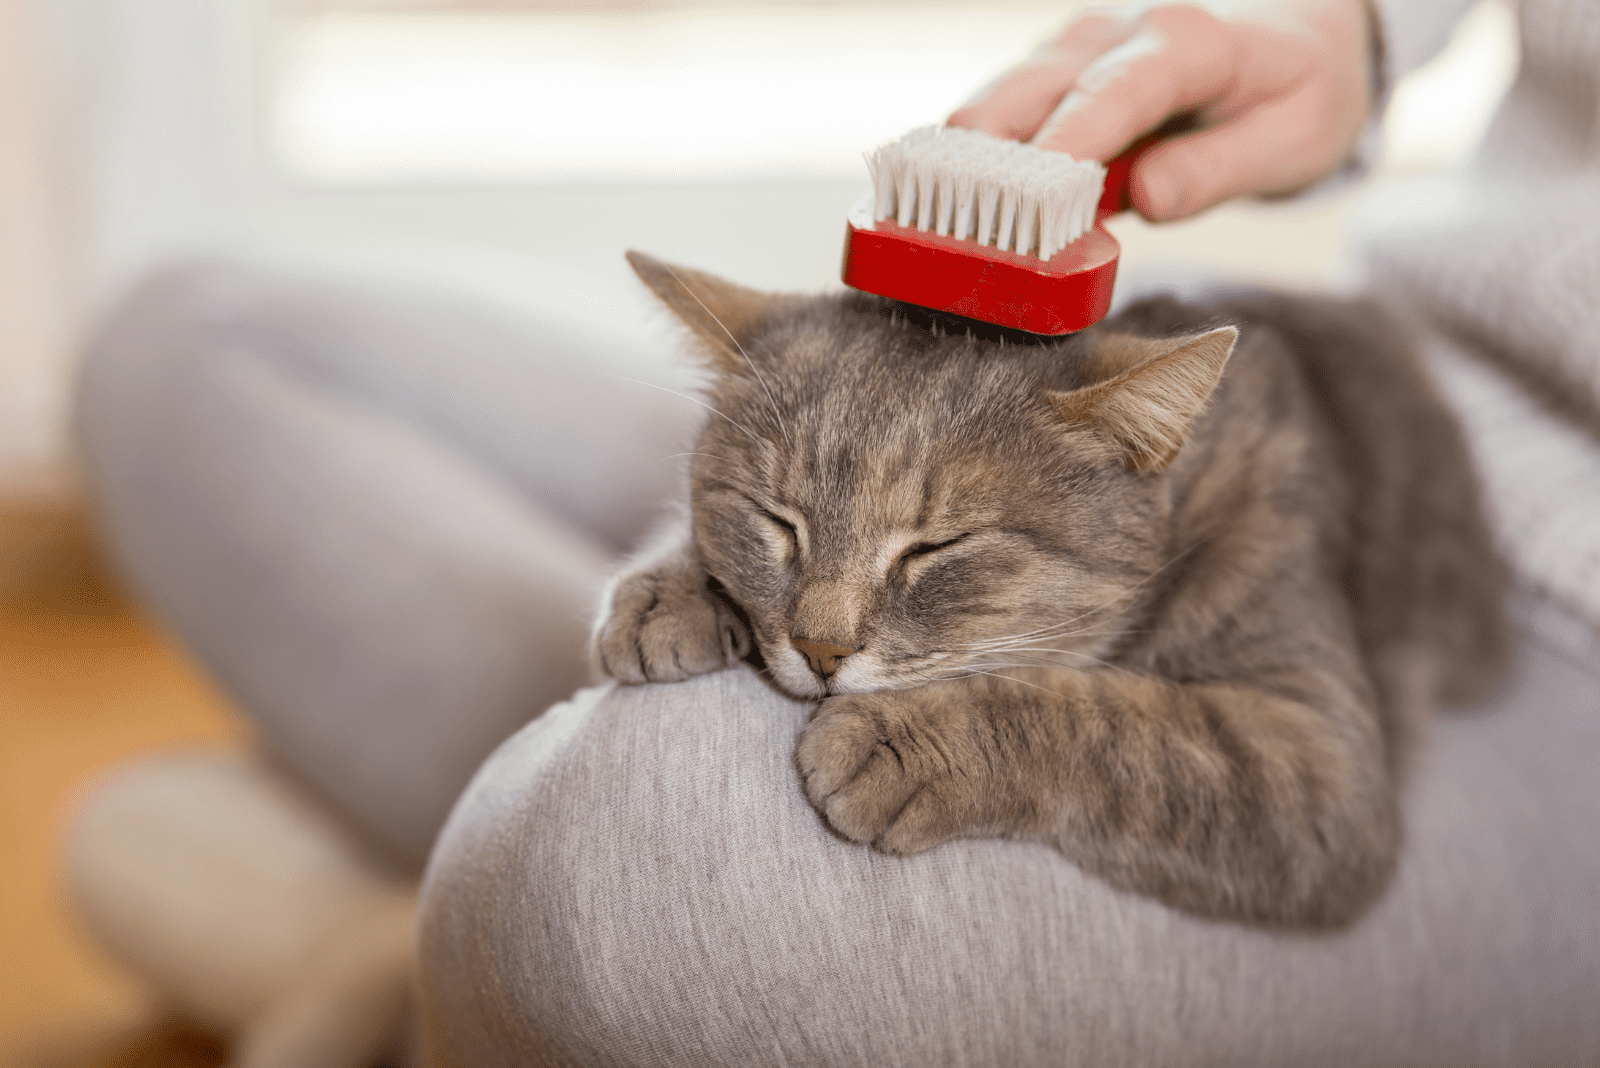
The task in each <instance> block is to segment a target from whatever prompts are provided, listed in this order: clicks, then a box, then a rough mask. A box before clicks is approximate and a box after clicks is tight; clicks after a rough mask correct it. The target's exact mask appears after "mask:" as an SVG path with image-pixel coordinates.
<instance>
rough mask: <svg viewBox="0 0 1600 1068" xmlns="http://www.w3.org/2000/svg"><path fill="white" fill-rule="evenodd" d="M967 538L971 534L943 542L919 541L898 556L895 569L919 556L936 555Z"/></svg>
mask: <svg viewBox="0 0 1600 1068" xmlns="http://www.w3.org/2000/svg"><path fill="white" fill-rule="evenodd" d="M969 537H971V534H957V535H956V536H955V537H953V538H948V539H946V540H945V541H919V542H917V543H916V544H915V545H913V546H911V548H909V549H907V550H906V551H905V552H903V553H901V554H900V559H898V560H896V561H895V567H896V568H897V569H898V568H901V567H904V566H905V564H906V562H907V561H908V560H914V559H916V558H917V557H919V556H927V555H929V554H930V553H936V552H938V551H939V550H940V549H948V548H949V547H950V546H952V545H954V544H955V543H956V542H958V541H965V540H966V539H967V538H969Z"/></svg>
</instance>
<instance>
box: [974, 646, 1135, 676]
mask: <svg viewBox="0 0 1600 1068" xmlns="http://www.w3.org/2000/svg"><path fill="white" fill-rule="evenodd" d="M1002 652H1003V654H1004V655H1009V656H1021V657H1026V658H1027V659H1029V660H1031V661H1033V663H1028V664H1007V663H995V662H991V661H988V660H985V661H984V666H985V667H1039V666H1040V665H1050V666H1054V667H1068V666H1069V665H1066V664H1057V663H1056V662H1055V661H1053V660H1051V659H1050V658H1049V657H1047V656H1032V655H1030V654H1028V653H1026V652H1022V651H1020V650H1003V651H1002ZM1044 652H1047V653H1052V654H1061V655H1065V656H1071V657H1076V658H1078V659H1079V660H1087V661H1089V662H1090V663H1092V664H1099V665H1100V666H1101V667H1103V668H1106V669H1107V670H1108V671H1119V672H1122V673H1124V674H1127V675H1135V674H1138V673H1137V672H1134V671H1129V670H1128V669H1127V668H1125V667H1123V666H1122V665H1121V664H1113V663H1112V662H1111V661H1109V660H1102V659H1101V658H1100V657H1098V656H1090V655H1089V654H1088V653H1075V652H1073V651H1072V650H1070V649H1046V650H1044Z"/></svg>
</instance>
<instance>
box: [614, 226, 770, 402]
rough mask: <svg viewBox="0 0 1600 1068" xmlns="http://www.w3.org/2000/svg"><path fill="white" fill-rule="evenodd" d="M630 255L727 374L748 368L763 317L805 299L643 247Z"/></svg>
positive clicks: (704, 351) (636, 268)
mask: <svg viewBox="0 0 1600 1068" xmlns="http://www.w3.org/2000/svg"><path fill="white" fill-rule="evenodd" d="M627 256H628V263H629V265H630V266H631V267H633V272H634V273H635V274H637V275H638V276H639V280H640V281H642V282H643V283H644V284H645V285H647V286H649V287H650V290H651V292H653V293H654V294H655V295H656V296H658V297H660V298H661V302H662V303H663V304H665V305H666V306H667V307H668V308H669V309H670V310H671V311H672V313H673V314H674V315H676V316H677V317H678V318H679V319H680V320H682V321H683V324H684V325H685V326H687V327H688V328H689V330H690V332H691V333H692V334H693V335H694V339H695V342H696V344H697V346H698V347H699V349H700V351H701V353H702V354H703V355H705V357H706V358H707V359H708V360H709V361H710V364H711V369H712V370H714V371H717V372H719V373H723V374H741V373H748V371H749V368H750V364H749V362H748V357H747V356H746V355H745V352H746V350H747V348H748V346H749V342H750V338H751V336H752V335H753V334H754V333H755V332H756V330H757V329H758V328H759V327H760V326H761V324H762V323H763V322H765V321H767V320H769V319H771V318H772V317H773V316H774V315H776V314H779V313H781V312H783V311H784V310H786V309H788V308H790V307H792V306H794V305H795V304H796V303H798V301H799V300H800V299H801V298H797V297H792V296H788V295H781V294H773V293H762V292H760V291H758V290H754V289H747V288H746V287H744V286H741V285H735V284H734V283H732V282H729V281H725V280H724V279H721V278H718V277H717V276H716V275H714V274H707V273H706V272H704V271H696V270H693V269H691V268H689V267H677V266H674V265H673V264H670V263H663V262H661V261H660V260H658V259H656V258H655V257H653V256H647V255H645V254H644V253H643V252H635V251H632V250H630V251H629V252H628V253H627Z"/></svg>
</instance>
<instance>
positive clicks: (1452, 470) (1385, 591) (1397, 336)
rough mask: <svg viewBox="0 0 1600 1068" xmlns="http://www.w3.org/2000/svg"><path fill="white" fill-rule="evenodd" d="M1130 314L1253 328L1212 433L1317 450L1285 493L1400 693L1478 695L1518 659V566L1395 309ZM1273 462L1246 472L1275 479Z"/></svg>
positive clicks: (1221, 308)
mask: <svg viewBox="0 0 1600 1068" xmlns="http://www.w3.org/2000/svg"><path fill="white" fill-rule="evenodd" d="M1119 318H1121V319H1122V320H1123V321H1124V322H1126V323H1127V324H1128V325H1127V328H1131V329H1134V330H1137V331H1138V332H1149V333H1164V334H1171V333H1175V332H1178V331H1182V330H1194V329H1200V328H1203V327H1205V326H1211V325H1217V324H1220V323H1232V324H1235V325H1237V326H1239V327H1240V330H1241V337H1240V343H1239V345H1238V347H1237V349H1236V357H1235V359H1234V360H1233V361H1232V362H1231V363H1230V366H1229V368H1228V370H1227V372H1226V373H1225V374H1224V377H1223V382H1222V386H1221V388H1219V390H1218V392H1217V394H1216V396H1215V404H1214V405H1213V407H1212V410H1211V411H1210V412H1208V413H1207V415H1206V416H1205V417H1203V418H1204V420H1205V422H1206V424H1207V425H1206V426H1201V427H1197V428H1196V431H1197V438H1200V439H1202V440H1204V439H1206V438H1210V439H1211V440H1213V441H1218V440H1227V439H1230V438H1236V437H1238V436H1239V435H1242V434H1245V435H1247V434H1256V435H1276V438H1277V440H1279V441H1283V442H1291V441H1292V442H1295V443H1297V444H1299V445H1300V446H1302V447H1301V449H1300V452H1301V453H1302V456H1303V460H1302V462H1301V466H1300V468H1299V469H1298V470H1294V471H1293V474H1292V476H1288V477H1292V478H1293V480H1294V482H1295V483H1296V485H1295V486H1292V487H1278V490H1279V491H1280V492H1287V493H1289V494H1290V495H1291V496H1292V495H1293V493H1294V491H1296V490H1298V491H1300V493H1301V495H1302V499H1303V500H1304V507H1305V508H1307V509H1309V510H1312V511H1314V512H1316V513H1317V514H1316V516H1315V520H1316V522H1317V523H1318V525H1319V526H1320V528H1321V539H1320V541H1321V544H1322V546H1323V552H1324V554H1325V555H1326V557H1327V559H1326V561H1325V563H1326V566H1327V567H1328V568H1329V570H1330V572H1331V573H1332V574H1334V575H1336V576H1337V578H1338V581H1339V583H1340V585H1341V587H1342V589H1343V591H1344V593H1345V595H1346V596H1347V598H1348V599H1349V602H1350V607H1351V609H1352V616H1353V619H1354V622H1355V624H1356V627H1357V631H1358V638H1359V641H1360V644H1361V647H1362V650H1363V653H1364V655H1365V657H1366V659H1367V661H1368V665H1369V669H1370V670H1371V672H1372V674H1373V678H1374V682H1375V683H1377V684H1378V686H1379V688H1380V691H1381V692H1382V693H1383V695H1384V699H1385V701H1386V703H1388V704H1391V705H1396V704H1414V703H1417V702H1418V701H1419V699H1421V700H1424V701H1425V699H1426V696H1427V695H1423V697H1421V698H1419V695H1418V692H1417V691H1418V690H1419V689H1426V690H1434V691H1436V694H1437V697H1438V699H1439V700H1442V701H1443V702H1445V703H1464V702H1469V701H1472V700H1475V699H1477V698H1479V697H1481V696H1482V695H1483V694H1484V692H1485V691H1486V690H1488V689H1490V688H1491V687H1492V686H1493V685H1494V683H1495V682H1496V681H1497V680H1498V678H1499V676H1500V674H1501V672H1502V670H1503V667H1504V665H1505V663H1506V661H1507V658H1508V648H1509V635H1508V630H1507V627H1506V623H1505V620H1504V600H1505V595H1506V591H1507V586H1508V575H1507V569H1506V567H1505V566H1504V564H1503V562H1502V561H1501V559H1500V558H1499V556H1498V554H1497V553H1496V552H1495V550H1494V545H1493V540H1492V538H1491V536H1490V533H1489V530H1488V527H1487V524H1486V522H1485V519H1484V516H1483V511H1482V501H1481V493H1480V491H1479V487H1478V481H1477V477H1476V473H1475V471H1474V469H1473V465H1472V460H1471V455H1470V453H1469V450H1468V448H1467V445H1466V441H1465V438H1464V435H1463V433H1462V431H1461V428H1460V426H1459V424H1458V422H1457V420H1456V419H1455V416H1454V414H1453V413H1452V412H1451V411H1450V409H1449V407H1448V406H1447V405H1446V404H1445V402H1444V400H1443V399H1442V397H1441V395H1440V394H1439V392H1438V390H1437V389H1436V387H1435V386H1434V384H1433V381H1432V379H1431V377H1430V376H1429V374H1428V372H1427V370H1426V368H1425V367H1424V366H1423V364H1422V361H1421V359H1420V357H1419V355H1418V352H1417V349H1416V346H1415V344H1414V342H1413V340H1412V338H1411V336H1410V335H1409V333H1408V332H1407V330H1406V329H1405V328H1404V327H1403V326H1402V325H1401V324H1400V323H1399V322H1397V321H1396V319H1395V318H1394V316H1392V315H1391V314H1389V313H1388V312H1386V311H1385V310H1384V309H1383V308H1382V307H1381V306H1379V305H1378V304H1376V303H1374V302H1371V301H1366V300H1343V299H1338V298H1331V297H1308V296H1291V295H1286V294H1276V293H1251V294H1240V295H1235V296H1231V297H1229V298H1227V299H1222V300H1219V301H1216V302H1214V303H1211V304H1208V305H1189V304H1182V303H1179V302H1177V301H1173V300H1170V299H1164V298H1158V299H1156V300H1153V301H1147V302H1142V303H1141V304H1138V305H1135V306H1133V307H1132V308H1130V309H1129V311H1128V312H1127V313H1125V314H1124V315H1123V316H1122V317H1119ZM1266 451H1268V452H1270V449H1269V450H1266ZM1270 466H1271V465H1263V464H1257V465H1255V467H1254V470H1253V471H1250V472H1247V471H1245V470H1240V471H1239V472H1238V473H1237V475H1236V477H1239V478H1249V477H1252V476H1253V475H1259V476H1261V477H1266V478H1271V477H1273V473H1272V471H1270V470H1265V471H1264V470H1262V469H1263V468H1264V467H1270ZM1280 470H1282V469H1280ZM1430 657H1431V658H1432V659H1431V662H1430ZM1396 711H1399V710H1398V709H1396Z"/></svg>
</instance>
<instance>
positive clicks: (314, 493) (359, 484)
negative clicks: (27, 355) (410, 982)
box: [78, 264, 702, 867]
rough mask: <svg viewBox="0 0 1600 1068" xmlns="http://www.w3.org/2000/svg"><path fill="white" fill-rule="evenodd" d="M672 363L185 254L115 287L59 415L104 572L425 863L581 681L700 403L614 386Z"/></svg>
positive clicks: (390, 844) (336, 793)
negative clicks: (598, 627)
mask: <svg viewBox="0 0 1600 1068" xmlns="http://www.w3.org/2000/svg"><path fill="white" fill-rule="evenodd" d="M666 348H667V346H666V345H663V350H664V351H665V350H666ZM671 374H672V368H671V367H670V363H669V360H668V359H667V357H666V356H665V355H663V356H662V357H661V358H660V361H659V363H657V364H655V365H652V363H651V357H650V355H649V354H642V353H635V352H622V351H610V350H606V349H604V348H598V347H597V346H595V345H594V344H593V343H591V342H587V341H585V340H584V339H581V338H574V337H568V336H563V335H561V334H559V333H553V332H551V331H548V330H542V331H539V332H536V333H535V332H530V329H529V327H528V325H527V324H525V323H522V322H518V321H516V320H515V319H513V318H510V317H506V316H500V315H496V314H494V313H493V312H490V311H488V310H486V309H482V308H476V307H473V308H467V307H462V306H460V305H457V304H453V303H451V302H449V301H446V300H442V299H439V298H436V297H433V296H430V295H427V294H411V293H404V292H400V293H396V292H394V291H392V290H389V291H367V290H364V289H361V288H356V287H353V286H350V285H337V284H330V283H329V282H327V281H326V280H301V279H296V278H292V277H285V276H279V275H276V274H272V273H268V272H264V271H260V270H256V269H250V268H243V267H238V266H223V265H217V264H197V265H192V266H186V267H180V268H174V269H170V270H167V271H165V272H163V273H161V274H159V275H157V276H155V277H153V278H151V279H150V280H149V281H148V282H146V283H145V284H144V285H142V286H141V287H140V288H139V289H138V290H136V291H135V292H134V293H132V294H131V295H130V296H129V297H128V298H127V299H126V300H124V301H123V302H122V305H121V306H120V309H119V310H118V311H117V312H116V313H115V314H114V315H113V316H112V317H111V318H110V320H109V321H108V322H107V323H106V325H105V326H104V327H103V328H102V329H101V331H100V332H99V336H98V338H97V340H96V342H95V343H94V344H93V345H92V346H91V349H90V352H89V354H88V357H87V360H86V363H85V365H84V368H83V377H82V383H81V386H80V392H79V408H78V416H79V422H80V436H81V439H82V441H83V446H84V453H85V459H86V462H87V465H88V468H89V473H90V481H91V485H92V486H93V489H94V492H95V495H96V503H97V504H98V507H99V511H100V517H101V520H102V523H103V526H104V528H105V530H106V533H107V536H108V539H109V541H110V544H111V546H112V548H113V549H114V551H115V552H116V554H117V556H118V558H119V560H120V562H121V564H122V567H123V569H124V571H125V572H126V573H127V575H128V576H129V577H130V578H131V580H132V581H133V582H134V584H135V585H136V586H137V587H138V588H139V590H140V592H141V593H142V594H143V595H144V596H145V598H146V599H147V601H148V602H149V604H150V605H151V606H152V607H153V608H154V609H155V610H156V612H157V613H158V614H159V615H160V616H161V617H163V618H164V619H165V620H166V622H167V623H168V624H169V625H170V627H171V628H172V629H173V630H174V631H175V632H176V634H177V635H178V636H179V637H180V639H181V640H182V641H184V642H185V643H187V645H188V646H189V647H190V649H191V650H192V651H193V653H194V654H195V655H196V657H197V658H198V659H199V661H200V662H201V664H202V665H204V666H205V667H206V668H207V669H208V670H209V671H211V672H212V674H213V675H214V676H215V677H216V678H217V680H218V681H219V682H220V683H221V684H222V686H223V687H224V688H225V689H226V690H227V691H228V692H229V693H230V694H231V695H232V696H233V697H234V698H235V699H236V700H237V702H238V704H239V706H240V707H241V708H242V709H243V710H244V711H245V712H246V713H247V714H248V715H249V716H250V717H251V718H252V719H253V720H254V721H255V723H256V724H257V725H258V726H259V727H260V731H261V735H262V738H263V741H265V742H266V743H267V745H268V746H269V747H270V748H271V749H272V750H273V751H274V753H275V754H276V755H277V756H278V757H279V758H280V759H281V761H282V762H283V763H284V764H285V765H286V766H287V767H288V769H289V770H291V771H293V772H295V773H296V774H298V775H299V776H300V777H301V778H302V779H303V780H304V782H305V783H306V784H308V785H309V786H311V787H312V788H313V789H314V790H316V791H317V792H318V793H320V794H321V795H322V796H323V797H324V798H325V799H326V800H328V801H331V802H332V803H333V804H334V805H335V807H336V808H337V809H339V810H340V811H342V812H343V813H344V814H345V815H347V816H348V817H349V818H351V819H352V820H353V821H354V822H355V823H356V824H357V825H358V826H359V828H361V829H362V830H364V831H365V832H366V833H367V834H369V835H370V836H372V837H373V838H375V839H376V840H377V841H378V842H379V843H381V844H382V845H383V846H385V847H387V848H388V849H389V850H390V851H391V852H393V853H395V854H397V855H398V856H399V857H400V858H401V859H403V860H405V861H408V862H409V863H410V864H412V865H413V866H416V867H420V865H421V863H422V860H423V859H424V858H425V857H426V856H427V852H428V849H429V847H430V846H431V845H432V842H433V839H434V836H435V835H436V834H437V833H438V830H439V827H440V825H442V824H443V823H444V818H445V815H446V814H447V813H448V812H449V809H450V805H451V804H452V803H453V802H454V801H455V799H456V797H457V796H458V795H459V794H460V793H461V790H462V788H463V787H464V786H465V785H466V783H467V780H468V778H469V777H470V776H471V775H472V773H473V771H474V770H475V769H476V768H477V766H478V765H479V764H480V763H481V762H482V761H483V758H484V757H486V756H488V754H489V752H490V751H491V750H492V749H493V748H494V747H495V746H496V745H498V744H499V743H500V742H501V741H503V740H505V738H506V737H507V736H509V735H510V734H511V733H512V732H513V731H515V730H516V729H517V728H518V727H520V726H522V725H523V724H524V723H526V722H527V721H528V720H530V719H532V718H533V717H534V716H536V715H538V714H539V712H541V711H542V710H544V709H545V708H547V707H549V706H550V705H551V704H553V703H554V702H556V701H559V700H561V699H562V698H565V697H566V696H568V695H569V694H571V693H572V691H573V690H574V689H576V688H577V687H579V686H581V685H584V684H585V683H586V682H592V681H594V679H593V678H592V677H591V674H590V671H589V669H588V667H587V655H586V651H585V643H586V641H587V637H588V630H589V626H590V623H591V622H592V619H593V616H594V612H595V606H596V599H597V596H598V592H599V589H600V586H601V585H602V584H603V582H604V580H605V577H606V575H607V573H608V572H609V571H610V570H611V568H612V567H613V566H614V564H615V561H616V557H617V555H618V554H619V553H620V552H621V551H622V550H624V549H625V548H627V547H628V546H629V545H630V543H631V542H633V541H634V540H635V539H636V538H637V537H638V536H639V535H640V533H641V532H642V531H643V529H644V528H645V527H646V525H647V524H648V523H649V521H650V520H651V518H652V516H653V515H654V514H655V512H656V510H657V509H658V508H659V507H660V505H661V502H662V500H663V499H664V498H665V497H666V496H667V495H668V494H670V493H671V492H672V491H673V490H674V489H675V488H676V487H677V486H678V485H679V484H680V483H679V476H678V473H677V472H678V470H679V467H678V464H679V461H676V460H673V459H669V458H670V457H672V455H673V454H675V453H680V452H681V451H682V450H683V449H685V448H689V447H692V446H690V445H685V444H683V442H685V441H690V440H692V434H693V431H694V428H695V427H697V426H698V424H699V417H700V415H701V414H702V412H701V409H700V408H698V407H697V406H696V405H694V404H693V403H691V402H690V401H688V400H685V399H683V398H679V397H674V396H672V395H671V394H668V393H664V392H662V391H660V390H657V389H650V388H647V387H645V386H641V385H634V384H630V383H620V382H618V381H617V380H616V378H615V377H613V376H618V375H620V376H625V377H629V378H634V377H637V378H647V377H654V378H655V379H656V380H657V381H662V380H670V379H671Z"/></svg>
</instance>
